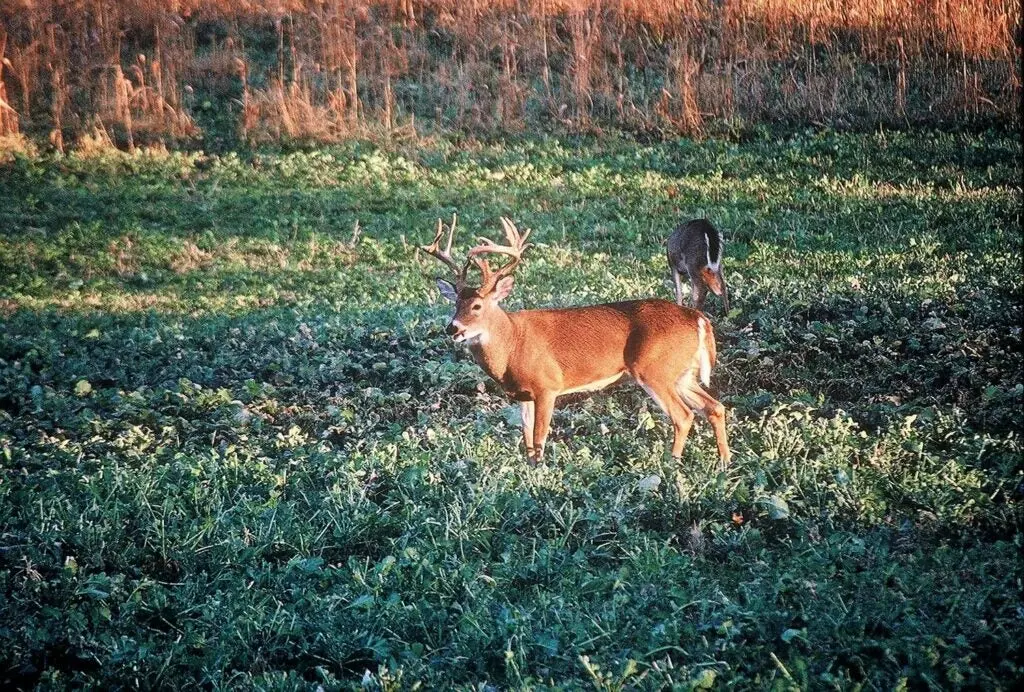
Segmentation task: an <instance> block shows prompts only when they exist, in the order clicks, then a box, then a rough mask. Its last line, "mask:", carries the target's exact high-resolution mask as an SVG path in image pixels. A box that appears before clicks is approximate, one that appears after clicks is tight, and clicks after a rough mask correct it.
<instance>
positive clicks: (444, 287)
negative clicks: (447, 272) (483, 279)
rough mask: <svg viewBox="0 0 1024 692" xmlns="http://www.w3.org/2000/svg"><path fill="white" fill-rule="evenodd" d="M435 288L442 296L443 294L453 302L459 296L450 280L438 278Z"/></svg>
mask: <svg viewBox="0 0 1024 692" xmlns="http://www.w3.org/2000/svg"><path fill="white" fill-rule="evenodd" d="M437 290H438V291H439V292H440V293H441V295H442V296H444V297H445V298H447V299H448V300H450V301H451V302H453V303H454V302H455V301H456V300H458V298H459V294H458V291H456V290H455V286H454V285H453V284H452V282H451V281H445V280H444V279H438V280H437Z"/></svg>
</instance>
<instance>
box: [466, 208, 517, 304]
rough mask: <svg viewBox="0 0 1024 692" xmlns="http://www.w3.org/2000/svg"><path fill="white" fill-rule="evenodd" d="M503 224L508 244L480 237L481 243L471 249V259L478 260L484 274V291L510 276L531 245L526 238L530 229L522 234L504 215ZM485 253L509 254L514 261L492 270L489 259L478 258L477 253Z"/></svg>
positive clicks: (477, 262) (482, 284)
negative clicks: (500, 243) (499, 243)
mask: <svg viewBox="0 0 1024 692" xmlns="http://www.w3.org/2000/svg"><path fill="white" fill-rule="evenodd" d="M501 225H502V228H504V229H505V237H506V238H507V239H508V245H498V244H497V243H495V242H494V241H493V240H491V239H489V238H479V240H480V245H477V246H476V247H475V248H473V249H472V250H470V251H469V259H472V260H473V261H474V262H476V264H477V266H478V267H480V272H481V273H482V274H483V280H482V282H481V290H482V291H484V292H487V291H489V290H491V289H493V288H494V286H495V284H497V283H498V280H499V279H501V278H502V277H504V276H509V275H510V274H511V273H512V272H514V271H515V269H516V267H517V266H518V265H519V262H520V260H522V258H523V251H525V250H526V248H528V247H530V244H529V243H527V242H526V239H527V238H529V237H530V229H526V232H525V233H522V234H520V233H519V229H517V228H516V225H515V224H514V223H512V221H511V220H510V219H507V218H505V217H504V216H503V217H501ZM484 254H494V255H509V256H510V257H512V261H511V262H509V263H508V264H506V265H505V266H503V267H500V268H499V269H498V270H496V271H491V266H490V264H489V263H488V262H487V260H485V259H482V258H477V255H484Z"/></svg>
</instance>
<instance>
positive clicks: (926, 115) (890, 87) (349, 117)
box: [0, 0, 1021, 148]
mask: <svg viewBox="0 0 1024 692" xmlns="http://www.w3.org/2000/svg"><path fill="white" fill-rule="evenodd" d="M1020 41H1021V11H1020V6H1019V4H1018V2H1017V0H317V1H313V0H277V1H276V2H266V3H263V2H255V1H253V0H163V1H162V2H160V1H158V0H6V1H5V2H4V3H3V4H0V59H2V63H0V135H4V134H10V133H17V132H19V131H27V132H32V133H34V134H36V135H40V134H46V133H49V136H50V141H51V142H52V143H53V144H54V146H57V147H58V148H60V147H63V146H64V141H65V138H66V137H73V136H79V135H80V134H81V133H86V132H93V131H95V130H96V128H97V127H99V128H101V129H103V130H104V131H106V132H110V133H111V136H112V137H113V138H114V139H116V140H118V141H119V142H120V143H122V144H123V145H125V146H128V147H131V146H134V145H135V144H136V142H138V141H141V140H151V139H153V138H164V137H166V138H179V137H188V136H190V135H192V134H195V133H196V131H197V130H196V125H195V122H196V120H197V119H200V120H201V119H202V113H201V112H200V111H202V110H204V109H206V110H209V109H218V108H227V109H229V114H230V117H231V118H233V119H234V122H235V123H236V126H237V129H238V132H239V133H240V134H241V135H242V136H243V137H245V138H247V139H255V140H259V139H276V138H281V137H287V138H313V139H332V138H340V137H345V136H347V135H349V134H351V133H353V132H356V131H359V130H363V129H366V128H387V129H392V128H395V127H396V126H399V125H404V124H408V123H410V122H413V121H414V120H415V119H419V120H420V121H423V120H424V119H425V120H429V121H432V122H433V123H434V124H435V125H436V126H437V127H441V128H458V129H467V130H490V131H495V130H517V129H522V128H524V127H526V126H536V125H541V126H545V125H552V124H555V125H557V126H560V127H561V126H565V127H570V128H594V127H602V126H606V125H612V126H619V127H627V128H640V129H652V128H653V129H662V130H666V129H667V130H671V131H679V132H688V133H697V132H700V131H702V130H704V129H705V128H706V127H708V125H709V124H711V123H736V122H743V123H748V124H752V123H761V122H765V123H771V122H778V121H789V122H809V123H827V124H832V125H840V126H842V125H846V124H854V125H855V124H862V125H863V124H871V123H876V122H885V123H894V124H896V123H916V122H938V121H945V122H950V121H954V122H963V121H970V120H976V119H982V118H985V119H998V120H1003V121H1005V122H1009V123H1019V122H1020V112H1019V110H1018V103H1019V100H1020V94H1021V64H1020V57H1019V50H1020ZM211 102H212V103H211Z"/></svg>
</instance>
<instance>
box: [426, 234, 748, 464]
mask: <svg viewBox="0 0 1024 692" xmlns="http://www.w3.org/2000/svg"><path fill="white" fill-rule="evenodd" d="M455 223H456V220H455V219H454V218H453V219H452V224H451V226H450V227H449V231H448V241H447V246H446V248H445V249H444V250H441V238H442V236H443V234H444V224H443V223H442V222H441V220H440V219H438V222H437V235H435V236H434V242H433V243H432V244H431V245H428V246H423V248H422V249H423V250H424V251H426V252H427V253H428V254H430V255H432V256H433V257H435V258H437V259H438V260H440V261H441V262H442V263H444V264H445V265H446V266H447V267H448V268H450V269H451V270H452V271H453V272H454V282H450V281H446V280H444V279H438V280H437V287H438V290H439V291H440V292H441V295H442V296H444V297H445V298H447V299H448V300H450V301H452V302H454V303H455V315H454V317H452V320H451V322H449V323H448V326H447V328H446V330H445V331H446V332H447V333H448V335H449V336H451V337H452V339H453V340H454V341H455V342H456V343H464V344H466V345H468V346H469V349H470V352H471V353H472V355H473V357H474V359H475V360H476V362H477V363H478V364H479V365H480V367H481V368H483V370H484V372H486V373H487V374H488V375H489V376H490V377H491V378H492V379H494V381H496V382H497V383H498V384H499V385H501V388H502V389H503V390H504V391H505V392H506V394H508V395H509V396H510V397H511V398H512V399H513V400H515V401H518V402H520V405H521V411H522V417H523V441H524V442H525V443H526V456H527V459H528V460H529V461H530V463H532V464H536V463H537V462H538V461H540V460H541V459H542V458H543V456H544V442H545V440H546V439H547V436H548V428H549V426H550V424H551V414H552V410H553V409H554V404H555V397H557V396H560V395H562V394H569V393H572V392H584V391H595V390H598V389H603V388H604V387H607V386H608V385H610V384H612V383H613V382H615V381H616V380H618V379H620V378H621V377H622V376H623V375H629V376H630V377H632V378H633V379H634V380H636V381H637V382H638V383H639V384H640V386H641V387H643V388H644V389H645V390H646V391H647V393H648V394H650V396H651V398H652V399H654V401H655V402H656V403H657V404H658V406H660V407H661V409H662V410H663V411H665V413H667V414H668V416H669V418H671V419H672V427H673V430H674V432H675V438H674V440H673V442H672V456H673V457H677V458H678V457H679V456H681V455H682V453H683V445H684V444H685V442H686V437H687V435H688V434H689V432H690V426H691V425H692V423H693V409H697V410H698V411H700V412H701V413H703V414H704V415H705V416H706V417H707V418H708V420H710V421H711V424H712V426H714V429H715V438H716V440H717V442H718V454H719V457H720V459H721V464H722V466H725V465H726V464H727V463H729V459H730V457H731V453H730V451H729V443H728V441H727V439H726V436H725V408H724V407H723V406H722V404H720V403H719V402H718V401H716V400H715V399H714V398H712V397H711V396H710V395H709V394H708V393H707V392H706V391H704V389H703V388H702V387H701V383H703V384H704V385H707V384H708V381H709V379H710V376H711V368H712V366H714V364H715V335H714V332H713V331H712V328H711V323H710V322H709V321H708V319H707V318H706V317H704V315H702V314H701V313H700V312H698V311H696V310H692V309H690V308H686V307H681V306H678V305H675V304H673V303H672V302H670V301H667V300H662V299H660V298H653V299H648V300H632V301H625V302H621V303H606V304H603V305H590V306H586V307H575V308H564V309H559V310H553V309H552V310H522V311H520V312H505V311H504V310H502V309H501V305H500V303H501V301H502V300H504V299H505V298H506V297H508V295H509V293H511V291H512V285H513V282H514V280H513V278H512V272H513V271H515V268H516V267H517V266H518V265H519V262H520V260H521V259H522V255H523V251H524V250H526V248H527V247H529V245H528V244H527V242H526V239H527V237H529V235H530V231H529V230H527V231H526V232H525V233H523V234H520V233H519V231H518V230H517V229H516V227H515V225H514V224H513V223H512V222H511V221H509V220H508V219H506V218H502V220H501V223H502V226H503V227H504V229H505V235H506V237H507V238H508V245H497V244H495V243H494V242H493V241H491V240H488V239H487V238H481V239H480V241H481V244H480V245H477V246H476V247H474V248H473V249H471V250H470V251H469V254H468V256H467V257H466V261H465V264H463V265H462V266H461V267H460V266H459V264H458V263H457V262H456V261H455V260H454V259H453V258H452V255H451V249H452V240H453V238H454V236H455ZM489 254H491V255H507V256H509V257H511V260H510V261H509V262H508V263H507V264H505V265H504V266H501V267H499V268H498V269H494V270H492V269H491V266H490V264H489V263H488V261H487V260H486V259H484V258H483V257H482V255H489ZM471 261H472V262H475V263H476V265H477V266H478V267H479V268H480V272H481V281H480V285H479V286H475V287H474V286H470V285H468V284H467V282H466V272H467V270H468V269H469V266H470V262H471Z"/></svg>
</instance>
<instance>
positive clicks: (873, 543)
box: [0, 133, 1024, 689]
mask: <svg viewBox="0 0 1024 692" xmlns="http://www.w3.org/2000/svg"><path fill="white" fill-rule="evenodd" d="M979 143H980V144H979ZM965 152H968V153H965ZM969 152H974V153H969ZM972 157H973V158H972ZM1019 157H1020V145H1019V142H1017V141H1016V140H1014V139H1012V138H1008V137H1003V136H998V135H980V136H978V138H977V139H976V140H975V139H971V138H968V137H966V136H959V135H958V136H951V135H943V134H936V135H933V134H928V133H916V134H915V133H907V134H898V135H897V134H891V133H889V134H886V133H882V134H878V135H863V136H855V135H846V134H841V135H840V134H822V135H814V136H807V137H797V138H791V139H789V140H779V141H776V140H768V139H763V140H754V141H751V142H747V143H743V144H735V143H728V142H718V141H712V142H707V143H704V144H701V145H694V144H692V143H688V142H678V143H665V144H660V145H643V146H641V145H637V144H630V143H628V142H624V141H613V142H610V143H602V144H598V143H593V142H589V143H588V142H584V143H582V144H581V145H580V146H579V147H577V146H574V145H573V143H570V142H558V141H550V142H532V143H530V142H520V143H506V144H501V143H491V144H486V145H479V146H475V147H467V148H465V149H461V148H459V147H457V146H455V145H451V144H445V143H441V142H436V143H433V144H424V145H423V146H422V147H421V148H420V149H416V148H411V147H409V148H405V149H403V150H401V151H398V150H387V151H383V150H380V151H379V150H376V149H373V148H372V147H369V146H368V145H351V146H350V147H348V148H339V149H335V150H330V151H328V152H320V153H302V152H297V153H279V154H271V153H260V154H255V155H253V156H252V157H246V158H244V159H243V158H242V157H239V156H225V157H199V156H198V155H183V154H162V155H156V154H153V155H148V154H147V155H135V156H127V155H120V154H108V155H105V156H103V157H100V158H98V159H89V160H88V161H87V160H85V159H84V158H76V157H67V158H59V159H46V158H42V159H40V158H28V159H26V158H22V159H19V160H17V161H16V162H14V163H13V164H10V165H8V166H6V167H4V168H2V169H0V220H2V222H3V224H4V228H5V230H4V232H3V235H2V237H0V263H2V264H3V265H4V267H5V269H6V268H7V267H10V271H7V272H6V273H5V274H4V275H3V277H2V278H0V299H2V300H3V303H2V308H3V311H4V312H3V314H4V317H3V319H2V320H0V471H2V476H0V548H2V549H0V585H2V586H0V588H2V592H3V594H4V596H5V597H6V598H5V599H3V600H0V623H3V624H2V625H0V640H2V641H3V642H4V644H5V646H4V647H3V649H2V653H0V660H2V662H3V664H2V666H0V668H3V669H4V670H10V671H11V672H10V673H5V674H4V675H7V676H8V677H7V678H0V680H3V681H5V682H7V683H8V684H10V683H16V684H21V685H26V686H30V685H32V684H36V683H43V684H52V685H53V686H72V685H81V684H92V685H95V686H111V685H117V684H134V682H132V681H135V680H137V681H139V684H143V685H150V686H161V685H169V686H182V685H187V684H189V683H190V682H191V681H194V680H196V679H201V680H202V681H203V684H205V685H208V686H210V687H216V688H226V687H279V688H289V689H290V688H299V687H306V686H316V685H322V686H324V688H325V689H329V688H330V689H334V688H348V687H351V686H353V685H360V684H361V683H362V681H363V680H364V678H365V679H366V680H368V681H369V683H368V684H371V685H377V684H380V685H381V686H386V685H387V684H391V683H390V682H389V681H395V680H399V679H400V680H401V681H402V684H403V685H409V686H411V685H413V684H414V683H416V682H422V683H424V684H425V685H427V686H429V687H450V686H453V685H467V686H468V685H472V684H479V683H484V682H486V683H488V684H492V685H495V686H498V687H502V688H504V687H509V688H520V687H530V686H536V687H543V686H559V685H560V686H563V687H569V688H575V687H582V686H587V685H590V684H592V682H593V680H594V676H595V675H596V676H597V678H598V679H599V680H603V681H605V682H609V684H614V683H616V681H619V680H620V678H624V680H625V682H626V684H627V686H630V685H633V686H639V687H651V688H661V687H668V686H671V685H673V684H682V685H684V686H685V687H687V688H701V686H707V685H709V684H712V683H715V684H724V685H728V686H733V687H739V688H744V689H763V688H765V687H771V686H785V685H790V684H795V685H797V686H802V687H809V688H816V687H839V688H848V687H853V686H856V685H858V684H862V685H866V686H874V687H880V688H890V687H897V686H899V685H900V684H901V681H903V680H906V682H907V684H908V685H911V686H913V685H919V686H929V685H932V686H939V687H945V686H948V687H956V686H978V687H999V686H1000V685H1004V686H1007V683H1008V681H1015V680H1018V679H1020V677H1021V675H1022V671H1021V669H1020V666H1019V661H1018V660H1017V659H1016V658H1014V657H1015V655H1016V653H1015V648H1014V647H1015V644H1014V642H1015V641H1016V637H1015V635H1016V631H1017V629H1019V614H1018V613H1017V611H1016V603H1017V600H1018V599H1017V591H1018V589H1017V584H1016V582H1015V581H1014V579H1015V576H1014V575H1015V569H1016V565H1017V562H1018V559H1017V558H1018V555H1017V553H1018V548H1019V542H1020V529H1019V516H1020V499H1021V498H1020V487H1021V485H1020V484H1021V482H1022V476H1021V468H1020V456H1021V452H1022V450H1021V441H1020V436H1019V435H1020V418H1019V412H1020V407H1021V404H1022V401H1024V386H1022V382H1024V368H1022V360H1021V343H1020V340H1021V331H1020V326H1019V324H1018V323H1017V322H1018V320H1017V319H1016V317H1017V315H1018V311H1019V308H1020V302H1021V295H1022V294H1021V278H1020V277H1021V271H1020V262H1021V258H1020V251H1019V246H1017V245H1014V244H1012V243H1010V242H1009V239H1011V238H1012V237H1014V236H1013V234H1014V233H1016V230H1017V229H1018V228H1019V223H1020V199H1021V190H1020V186H1019V180H1018V177H1017V175H1018V173H1019V160H1020V159H1019ZM452 212H458V214H459V219H460V227H462V228H463V231H462V233H463V236H464V237H465V238H466V239H467V240H468V239H469V238H470V237H471V236H475V235H477V234H481V233H482V234H487V233H493V231H494V230H495V224H496V221H497V216H498V215H499V214H502V213H507V214H511V215H513V216H514V217H515V218H516V220H517V221H518V222H519V223H520V225H521V226H526V227H532V228H534V229H535V231H534V235H533V236H531V240H533V239H534V238H536V240H537V245H536V246H535V247H534V248H532V249H531V250H530V251H529V255H528V256H527V260H526V261H525V262H524V264H523V266H522V267H521V270H520V271H519V273H518V275H517V282H516V290H515V293H514V294H513V296H512V297H511V298H510V305H511V306H512V307H513V308H519V307H541V306H549V305H569V304H582V303H588V302H596V301H602V300H619V299H624V298H627V297H629V298H632V297H641V296H644V297H646V296H650V295H659V296H662V297H665V298H670V297H671V295H672V293H671V288H670V287H669V285H668V283H667V278H668V277H667V271H666V268H665V265H664V262H665V261H664V259H663V248H662V246H661V245H660V243H661V241H662V239H663V238H664V237H665V236H666V235H667V234H668V232H669V231H670V230H671V228H672V227H673V226H674V224H675V223H677V222H678V221H679V220H681V219H682V218H685V217H689V216H691V215H697V214H700V213H706V214H707V215H708V216H709V217H710V218H711V219H712V220H713V221H715V222H716V223H717V224H719V225H721V226H722V227H723V228H724V229H725V231H726V262H725V271H726V276H727V278H728V280H729V283H730V289H731V295H732V298H733V307H734V308H735V309H734V311H733V313H732V314H730V315H729V316H723V315H721V313H720V308H719V306H718V305H717V303H715V302H709V314H710V316H711V317H712V319H713V321H714V324H715V331H716V334H717V336H718V342H719V356H720V362H719V364H718V366H717V368H716V371H715V377H714V381H713V384H714V386H715V388H716V389H717V391H718V394H719V396H720V397H721V399H722V400H723V402H724V403H725V404H726V406H727V407H728V410H729V414H728V415H729V418H728V425H729V434H730V442H731V444H732V447H733V450H734V453H735V459H734V463H733V464H732V465H731V466H730V467H729V468H728V469H727V470H726V471H725V472H722V473H719V471H718V469H717V463H716V457H715V452H714V441H713V436H712V435H711V433H710V430H709V429H708V426H707V425H705V424H704V423H703V422H701V421H698V422H697V423H696V424H695V426H694V430H693V434H692V435H691V438H690V441H689V443H688V446H687V449H686V451H685V454H684V458H683V460H682V462H681V463H678V464H677V463H675V462H672V461H670V460H669V459H668V458H666V455H665V453H666V442H667V440H668V439H669V438H670V430H669V429H668V425H667V424H666V422H665V421H664V418H663V417H662V415H661V414H660V412H658V411H657V410H656V409H655V407H654V405H653V404H652V403H651V402H650V400H649V399H648V398H647V397H646V396H645V395H644V393H643V392H642V391H639V390H638V389H636V388H635V387H631V386H628V385H626V386H621V387H616V388H614V389H612V390H611V391H609V392H607V393H606V394H604V395H600V396H595V397H590V398H584V397H574V398H573V399H572V400H570V401H567V402H565V405H564V406H563V407H561V408H560V409H559V410H558V411H556V414H555V419H554V430H553V434H552V444H551V449H550V459H549V462H548V463H547V464H546V465H544V466H542V467H539V468H531V467H528V466H527V465H526V464H525V463H524V462H523V460H522V458H521V450H520V444H521V442H520V440H521V433H520V430H519V418H518V410H517V407H516V406H515V405H514V404H512V403H511V402H509V401H508V400H507V399H506V398H505V397H504V396H503V395H502V394H501V393H500V392H499V391H498V389H497V388H496V386H495V385H494V384H493V383H491V382H489V381H488V380H487V378H486V377H485V375H484V374H483V373H482V372H481V371H480V369H479V368H478V367H477V366H476V365H475V364H474V363H473V362H472V361H470V360H469V359H468V358H467V357H466V355H465V354H464V353H462V352H460V351H459V350H458V349H456V348H455V347H453V346H452V345H451V344H450V342H449V341H448V340H447V339H446V338H445V336H444V334H443V326H444V323H445V320H446V319H447V318H448V316H449V310H450V307H449V306H448V305H447V304H445V303H443V302H442V301H441V300H440V299H439V298H438V297H437V295H436V293H435V289H434V288H433V281H432V277H433V275H434V274H435V273H436V272H437V268H436V266H434V265H436V262H433V261H430V260H429V258H426V257H422V256H420V257H417V254H416V252H415V246H416V245H418V244H421V243H424V242H426V241H428V240H429V237H430V235H431V232H432V230H433V228H434V224H435V223H436V218H437V216H444V217H445V218H448V217H449V216H450V214H451V213H452ZM357 220H358V222H359V232H358V233H354V224H355V223H356V221H357ZM967 593H969V594H971V597H969V598H968V597H965V595H964V594H967ZM582 657H586V664H584V662H583V658H582ZM630 661H633V663H630ZM782 667H784V668H785V669H786V671H787V672H788V677H787V676H786V675H785V674H783V673H782V670H781V669H782ZM367 671H369V672H368V673H367ZM602 676H608V677H602ZM790 678H791V679H790ZM715 681H717V682H715Z"/></svg>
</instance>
